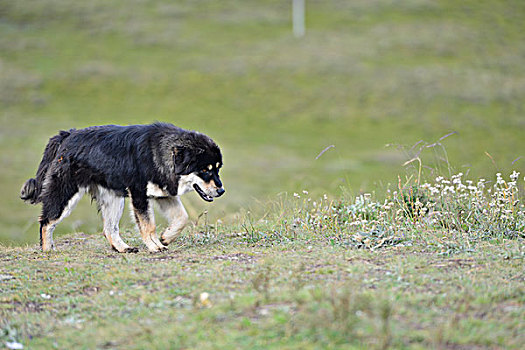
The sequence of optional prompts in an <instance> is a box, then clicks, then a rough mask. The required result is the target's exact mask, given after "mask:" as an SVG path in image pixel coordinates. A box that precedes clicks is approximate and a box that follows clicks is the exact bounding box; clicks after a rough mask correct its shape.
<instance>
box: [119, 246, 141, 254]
mask: <svg viewBox="0 0 525 350" xmlns="http://www.w3.org/2000/svg"><path fill="white" fill-rule="evenodd" d="M138 252H139V248H136V247H127V248H125V249H124V250H123V251H121V253H138Z"/></svg>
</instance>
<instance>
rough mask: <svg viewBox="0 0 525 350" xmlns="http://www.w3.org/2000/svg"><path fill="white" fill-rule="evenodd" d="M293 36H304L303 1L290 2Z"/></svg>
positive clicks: (294, 0)
mask: <svg viewBox="0 0 525 350" xmlns="http://www.w3.org/2000/svg"><path fill="white" fill-rule="evenodd" d="M292 20H293V35H294V36H295V37H296V38H300V37H302V36H304V33H305V27H304V0H293V2H292Z"/></svg>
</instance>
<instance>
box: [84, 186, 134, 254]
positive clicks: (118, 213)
mask: <svg viewBox="0 0 525 350" xmlns="http://www.w3.org/2000/svg"><path fill="white" fill-rule="evenodd" d="M91 195H92V196H93V197H94V198H95V199H96V201H97V203H98V207H99V210H100V214H101V215H102V221H103V223H104V236H106V239H107V240H108V242H109V244H110V245H111V247H112V248H113V249H115V250H116V251H118V252H119V253H137V252H138V251H139V250H138V249H137V248H134V247H130V246H129V245H127V244H126V243H125V242H124V241H123V240H122V238H121V237H120V233H119V222H120V218H121V217H122V212H123V211H124V197H122V196H118V195H117V194H116V193H115V192H114V191H111V190H108V189H106V188H103V187H101V186H97V187H94V188H91Z"/></svg>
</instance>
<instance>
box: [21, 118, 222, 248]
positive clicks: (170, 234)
mask: <svg viewBox="0 0 525 350" xmlns="http://www.w3.org/2000/svg"><path fill="white" fill-rule="evenodd" d="M221 166H222V155H221V151H220V149H219V147H218V146H217V144H215V142H213V140H212V139H211V138H209V137H208V136H206V135H204V134H201V133H199V132H195V131H188V130H184V129H181V128H178V127H176V126H173V125H171V124H166V123H155V124H151V125H132V126H117V125H104V126H93V127H89V128H86V129H80V130H75V129H71V130H69V131H60V133H59V134H58V135H55V136H53V137H52V138H51V139H50V140H49V143H48V144H47V146H46V149H45V151H44V155H43V158H42V161H41V162H40V166H39V167H38V171H37V173H36V178H34V179H29V180H27V181H26V183H25V184H24V185H23V186H22V189H21V192H20V197H21V198H22V199H23V200H25V201H29V202H31V203H32V204H36V203H42V215H41V216H40V219H39V221H40V245H41V247H42V250H43V251H49V250H51V249H54V243H53V231H54V229H55V227H56V225H57V224H58V223H59V222H60V221H61V220H63V219H64V218H65V217H67V216H68V215H69V214H70V213H71V211H72V210H73V208H74V207H75V205H76V204H77V202H78V201H79V200H80V198H82V196H83V195H84V193H86V192H89V193H90V194H91V196H92V197H93V199H95V200H96V201H97V204H98V207H99V210H100V212H101V214H102V220H103V223H104V235H105V236H106V238H107V239H108V241H109V243H110V244H111V246H112V247H113V248H114V249H115V250H117V251H119V252H122V253H124V252H137V251H138V249H137V248H132V247H130V246H128V245H127V244H126V243H124V241H123V240H122V238H121V237H120V234H119V221H120V218H121V216H122V212H123V209H124V198H125V197H127V196H129V197H131V206H132V209H133V213H134V216H135V220H136V222H137V226H138V228H139V230H140V233H141V235H142V240H143V241H144V243H145V244H146V246H147V247H148V249H149V251H151V252H157V251H160V250H163V249H166V246H167V245H168V244H169V243H171V242H172V241H173V240H174V239H175V238H176V237H177V235H178V234H179V233H180V232H181V231H182V229H183V228H184V226H185V225H186V223H187V221H188V214H187V213H186V210H185V209H184V206H183V205H182V202H181V201H180V198H179V196H181V195H183V194H184V193H186V192H189V191H191V190H195V191H196V192H197V193H198V194H199V195H200V196H201V198H202V199H204V200H205V201H208V202H211V201H213V198H214V197H219V196H221V195H222V194H224V188H223V186H222V182H221V180H220V178H219V169H220V168H221ZM153 200H155V201H156V202H157V203H158V205H159V208H160V210H161V211H162V213H163V214H164V215H165V216H166V217H167V219H168V220H169V225H168V227H167V229H166V230H165V231H164V232H163V233H162V235H161V237H160V240H159V238H157V235H156V233H155V219H154V215H153V203H152V201H153Z"/></svg>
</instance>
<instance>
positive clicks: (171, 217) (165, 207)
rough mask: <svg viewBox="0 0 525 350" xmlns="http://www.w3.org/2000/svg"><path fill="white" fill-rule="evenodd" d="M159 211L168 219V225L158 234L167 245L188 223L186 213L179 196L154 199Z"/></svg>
mask: <svg viewBox="0 0 525 350" xmlns="http://www.w3.org/2000/svg"><path fill="white" fill-rule="evenodd" d="M156 201H157V203H158V205H159V208H160V211H161V212H162V214H163V215H164V216H165V217H166V219H167V220H168V221H169V224H168V227H167V228H166V230H165V231H164V232H163V233H162V235H161V236H160V241H161V243H162V244H165V245H168V244H170V243H171V242H173V241H174V240H175V238H177V236H178V235H179V234H180V233H181V232H182V230H183V229H184V227H186V224H187V223H188V213H187V212H186V209H184V205H182V202H181V200H180V198H179V197H178V196H177V197H168V198H157V199H156Z"/></svg>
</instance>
